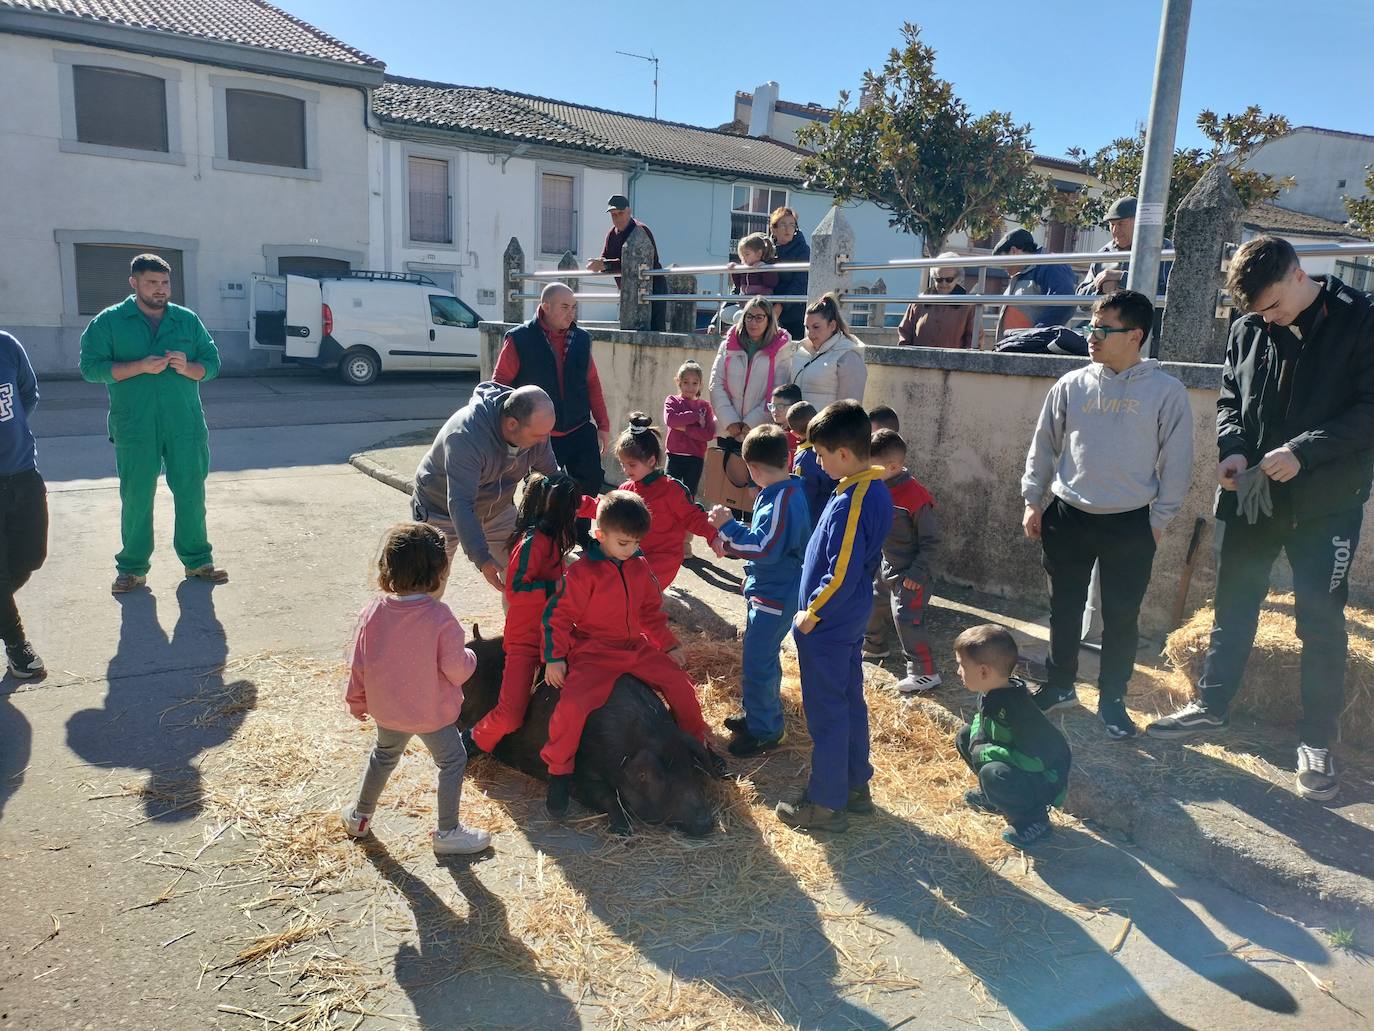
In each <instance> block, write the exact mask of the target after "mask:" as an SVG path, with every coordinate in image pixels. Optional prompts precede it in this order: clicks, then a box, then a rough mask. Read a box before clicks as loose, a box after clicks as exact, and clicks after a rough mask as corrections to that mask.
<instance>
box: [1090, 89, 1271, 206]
mask: <svg viewBox="0 0 1374 1031" xmlns="http://www.w3.org/2000/svg"><path fill="white" fill-rule="evenodd" d="M1197 127H1198V128H1199V129H1201V130H1202V134H1203V135H1204V136H1206V137H1207V140H1208V143H1209V144H1210V146H1209V147H1183V148H1179V149H1178V150H1175V151H1174V167H1173V173H1172V176H1171V178H1170V181H1169V210H1168V212H1167V213H1166V217H1165V232H1166V233H1171V232H1172V231H1173V225H1174V210H1175V209H1176V208H1177V207H1178V205H1179V203H1180V202H1181V201H1182V200H1183V198H1184V197H1186V196H1187V195H1188V191H1189V190H1191V189H1192V188H1193V187H1194V186H1196V185H1197V182H1198V180H1199V179H1201V178H1202V177H1203V175H1204V174H1206V172H1207V169H1209V168H1211V167H1212V165H1214V164H1218V163H1220V164H1222V165H1224V166H1225V168H1226V170H1227V172H1228V173H1229V174H1230V176H1231V183H1232V184H1233V185H1234V186H1235V188H1236V192H1237V193H1238V194H1240V199H1241V201H1242V202H1243V203H1244V204H1245V206H1246V207H1249V206H1250V205H1251V204H1256V203H1258V202H1260V201H1266V200H1272V199H1273V198H1274V197H1277V196H1278V194H1279V191H1280V190H1284V189H1287V188H1288V187H1290V186H1292V185H1293V184H1294V183H1295V182H1296V180H1295V179H1294V178H1293V177H1292V176H1284V177H1282V178H1276V177H1274V176H1272V175H1268V174H1266V173H1264V172H1256V171H1254V170H1252V169H1248V168H1244V167H1242V166H1243V165H1244V164H1245V162H1246V160H1247V159H1248V158H1249V157H1250V155H1251V154H1253V153H1254V152H1255V151H1256V150H1258V149H1259V148H1260V147H1261V146H1263V145H1264V144H1266V143H1268V142H1269V141H1270V140H1273V139H1277V138H1278V137H1280V136H1282V135H1284V134H1285V133H1287V132H1288V131H1289V128H1290V127H1289V124H1288V119H1286V118H1284V117H1283V116H1282V115H1266V114H1265V113H1264V112H1263V111H1261V110H1260V109H1259V108H1258V107H1257V106H1254V105H1251V106H1250V107H1247V108H1246V109H1245V110H1244V111H1243V112H1241V113H1240V114H1238V115H1223V116H1221V117H1218V116H1217V115H1216V114H1215V113H1214V112H1212V111H1203V112H1202V114H1200V115H1198V116H1197ZM1069 156H1070V157H1072V158H1076V159H1077V160H1079V161H1082V162H1083V164H1084V166H1085V167H1086V168H1087V170H1088V171H1089V172H1091V173H1092V174H1093V175H1094V176H1096V177H1097V178H1098V179H1101V180H1102V182H1103V183H1104V184H1105V186H1106V191H1105V193H1103V194H1102V195H1101V196H1095V197H1090V196H1087V194H1086V193H1084V194H1083V195H1081V196H1080V197H1079V198H1078V199H1077V203H1076V204H1075V205H1074V206H1073V208H1072V210H1071V212H1070V213H1071V215H1072V216H1073V217H1075V218H1076V219H1077V220H1078V221H1079V222H1080V224H1082V225H1096V224H1097V223H1099V222H1101V221H1102V217H1103V215H1104V214H1105V213H1106V209H1107V205H1109V204H1111V202H1112V201H1113V200H1115V199H1116V198H1117V197H1134V196H1137V195H1138V194H1139V192H1140V170H1141V166H1142V165H1143V164H1144V160H1145V130H1144V129H1141V130H1140V131H1139V132H1137V133H1136V134H1135V135H1134V136H1126V137H1122V138H1121V139H1117V140H1113V141H1112V142H1111V143H1109V144H1107V146H1105V147H1103V148H1102V149H1101V150H1098V151H1097V152H1096V153H1094V154H1091V155H1089V154H1088V153H1087V151H1085V150H1083V149H1081V148H1075V149H1073V150H1070V151H1069Z"/></svg>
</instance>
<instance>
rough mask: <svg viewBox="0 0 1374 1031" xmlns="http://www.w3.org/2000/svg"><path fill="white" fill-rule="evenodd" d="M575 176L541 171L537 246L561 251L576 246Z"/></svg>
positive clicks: (544, 251) (547, 252)
mask: <svg viewBox="0 0 1374 1031" xmlns="http://www.w3.org/2000/svg"><path fill="white" fill-rule="evenodd" d="M576 185H577V180H576V179H574V178H573V177H572V176H570V175H553V174H552V173H548V172H546V173H544V175H543V176H542V179H541V187H540V191H539V250H540V253H542V254H563V253H564V252H565V251H575V250H577V204H576V202H575V201H574V199H573V194H574V192H575V191H574V187H575V186H576Z"/></svg>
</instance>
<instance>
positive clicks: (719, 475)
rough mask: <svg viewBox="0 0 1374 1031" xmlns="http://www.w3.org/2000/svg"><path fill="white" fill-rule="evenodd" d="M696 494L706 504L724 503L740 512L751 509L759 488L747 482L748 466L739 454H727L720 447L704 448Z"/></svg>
mask: <svg viewBox="0 0 1374 1031" xmlns="http://www.w3.org/2000/svg"><path fill="white" fill-rule="evenodd" d="M697 495H698V496H699V497H700V498H701V500H702V501H703V502H705V503H706V505H707V506H708V507H709V506H711V505H724V506H725V507H726V508H734V509H738V510H739V511H741V512H752V511H753V509H754V502H755V501H756V500H758V496H759V489H758V487H756V486H754V485H753V484H752V483H750V482H749V469H748V467H747V466H746V465H745V464H744V459H743V458H741V457H740V456H739V455H735V454H732V455H729V456H727V455H726V454H725V452H724V451H722V450H721V449H720V448H718V447H715V446H712V447H708V448H707V449H706V463H705V465H704V467H703V468H702V471H701V487H700V488H699V489H698V490H697Z"/></svg>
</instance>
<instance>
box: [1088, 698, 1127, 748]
mask: <svg viewBox="0 0 1374 1031" xmlns="http://www.w3.org/2000/svg"><path fill="white" fill-rule="evenodd" d="M1097 714H1098V715H1099V716H1101V717H1102V723H1103V725H1104V726H1105V727H1106V728H1107V736H1108V737H1109V738H1111V739H1112V740H1113V741H1124V740H1126V738H1130V737H1135V735H1136V733H1137V731H1136V726H1135V724H1134V723H1132V722H1131V715H1130V713H1128V712H1127V711H1126V703H1125V702H1123V701H1122V700H1121V699H1120V698H1099V699H1098V701H1097Z"/></svg>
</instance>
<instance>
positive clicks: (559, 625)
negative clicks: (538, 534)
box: [544, 560, 592, 662]
mask: <svg viewBox="0 0 1374 1031" xmlns="http://www.w3.org/2000/svg"><path fill="white" fill-rule="evenodd" d="M581 561H582V560H579V561H577V562H574V563H573V564H572V565H571V566H570V567H569V568H568V572H567V574H566V575H565V576H564V577H563V580H562V581H561V582H560V583H559V585H558V588H557V589H556V590H555V591H554V592H553V594H551V595H550V596H549V603H548V604H547V605H545V606H544V661H545V662H566V661H567V659H568V648H569V646H570V644H571V641H572V629H573V627H575V626H576V625H577V621H578V620H579V619H580V618H581V616H582V613H583V612H584V611H585V610H586V608H587V602H588V600H589V598H590V596H591V581H592V578H591V577H590V576H586V575H582V574H585V572H586V570H579V569H578V568H577V567H578V566H579V565H580V564H581Z"/></svg>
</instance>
